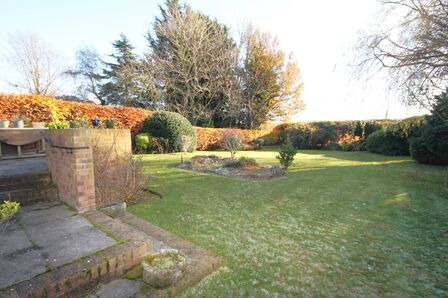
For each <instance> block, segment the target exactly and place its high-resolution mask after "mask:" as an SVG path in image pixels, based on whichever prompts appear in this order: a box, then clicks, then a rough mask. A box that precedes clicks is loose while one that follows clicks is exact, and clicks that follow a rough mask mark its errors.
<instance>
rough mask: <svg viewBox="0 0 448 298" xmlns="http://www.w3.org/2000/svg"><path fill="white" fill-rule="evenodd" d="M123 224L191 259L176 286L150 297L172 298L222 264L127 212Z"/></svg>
mask: <svg viewBox="0 0 448 298" xmlns="http://www.w3.org/2000/svg"><path fill="white" fill-rule="evenodd" d="M120 219H121V220H122V221H123V222H125V223H127V224H129V225H131V226H133V227H134V228H136V229H138V230H140V231H142V232H144V233H146V234H147V235H149V236H152V237H154V238H156V239H158V240H160V241H162V242H164V243H166V244H167V245H169V246H171V247H172V248H175V249H178V250H180V251H182V252H183V253H184V254H185V255H186V256H187V257H188V258H189V268H190V270H189V272H187V274H186V276H184V277H183V278H182V279H181V280H180V281H179V282H177V283H176V284H175V285H173V286H171V287H169V288H167V289H164V290H153V291H151V293H150V297H171V296H173V295H174V294H176V293H179V292H181V291H183V290H185V289H186V288H188V287H190V286H193V285H195V284H197V283H198V282H200V281H201V280H202V279H203V278H204V277H206V276H207V275H209V274H210V273H212V272H213V271H214V270H216V269H217V268H218V267H219V266H220V264H221V258H220V257H217V256H215V255H214V254H212V253H210V252H209V251H207V250H205V249H203V248H201V247H198V246H196V245H194V244H193V243H191V242H189V241H187V240H184V239H182V238H180V237H178V236H176V235H174V234H172V233H170V232H168V231H166V230H164V229H162V228H160V227H158V226H155V225H153V224H151V223H149V222H147V221H145V220H143V219H141V218H139V217H137V216H135V215H133V214H130V213H128V212H126V214H125V216H123V217H121V218H120Z"/></svg>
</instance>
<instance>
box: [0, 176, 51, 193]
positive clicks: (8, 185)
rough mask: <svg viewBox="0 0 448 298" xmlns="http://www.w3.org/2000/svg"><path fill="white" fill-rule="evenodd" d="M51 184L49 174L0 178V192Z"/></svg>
mask: <svg viewBox="0 0 448 298" xmlns="http://www.w3.org/2000/svg"><path fill="white" fill-rule="evenodd" d="M50 184H51V176H50V174H49V173H40V174H33V175H19V176H6V177H0V192H2V191H6V190H16V189H25V188H33V187H35V188H37V187H41V186H47V185H50Z"/></svg>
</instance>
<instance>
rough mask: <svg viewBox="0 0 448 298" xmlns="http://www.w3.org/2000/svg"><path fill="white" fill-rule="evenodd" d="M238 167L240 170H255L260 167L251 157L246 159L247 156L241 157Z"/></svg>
mask: <svg viewBox="0 0 448 298" xmlns="http://www.w3.org/2000/svg"><path fill="white" fill-rule="evenodd" d="M238 166H239V167H240V168H253V167H256V166H258V163H257V161H256V160H255V158H250V157H245V156H241V157H240V158H239V159H238Z"/></svg>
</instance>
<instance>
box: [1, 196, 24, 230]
mask: <svg viewBox="0 0 448 298" xmlns="http://www.w3.org/2000/svg"><path fill="white" fill-rule="evenodd" d="M19 208H20V205H19V203H17V202H11V201H4V202H3V203H1V204H0V234H2V233H3V232H4V231H5V229H6V227H7V224H8V222H7V221H8V220H9V219H11V218H12V217H13V216H14V214H16V213H17V212H18V211H19Z"/></svg>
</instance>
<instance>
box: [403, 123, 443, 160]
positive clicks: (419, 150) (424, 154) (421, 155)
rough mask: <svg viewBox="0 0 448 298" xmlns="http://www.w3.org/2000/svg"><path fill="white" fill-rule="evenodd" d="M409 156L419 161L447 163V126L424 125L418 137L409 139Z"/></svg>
mask: <svg viewBox="0 0 448 298" xmlns="http://www.w3.org/2000/svg"><path fill="white" fill-rule="evenodd" d="M410 145H411V149H410V150H411V156H412V158H413V159H415V160H416V161H418V162H419V163H423V164H429V165H448V127H447V126H444V125H439V126H432V125H429V124H428V125H425V126H424V127H422V129H421V133H420V136H419V137H415V138H412V139H411V140H410Z"/></svg>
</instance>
